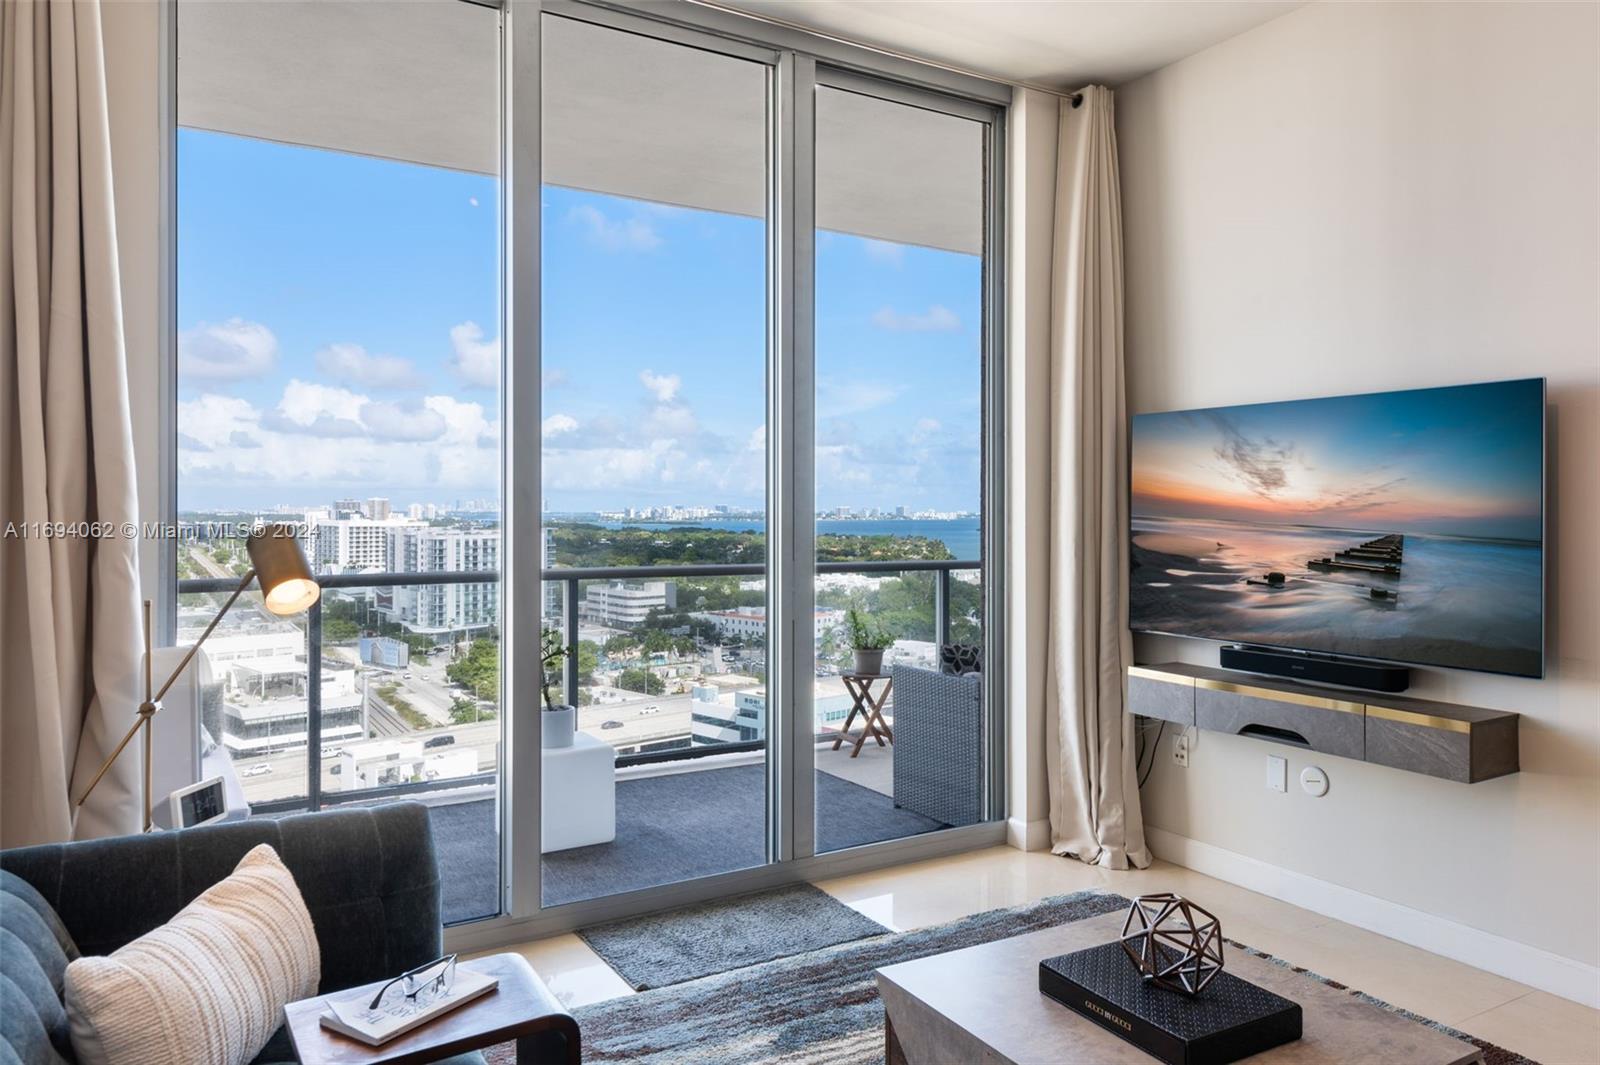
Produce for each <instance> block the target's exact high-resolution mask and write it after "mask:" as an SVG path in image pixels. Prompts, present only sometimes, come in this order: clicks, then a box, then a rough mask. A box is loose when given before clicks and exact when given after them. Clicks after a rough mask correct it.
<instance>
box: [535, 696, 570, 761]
mask: <svg viewBox="0 0 1600 1065" xmlns="http://www.w3.org/2000/svg"><path fill="white" fill-rule="evenodd" d="M577 720H578V711H577V710H576V709H574V708H573V707H570V706H558V707H556V708H555V709H554V710H546V709H545V708H544V707H542V706H541V707H540V708H539V745H540V746H541V747H543V748H544V749H545V750H547V751H550V750H555V749H557V748H559V747H571V746H572V735H573V732H574V731H575V728H576V725H577Z"/></svg>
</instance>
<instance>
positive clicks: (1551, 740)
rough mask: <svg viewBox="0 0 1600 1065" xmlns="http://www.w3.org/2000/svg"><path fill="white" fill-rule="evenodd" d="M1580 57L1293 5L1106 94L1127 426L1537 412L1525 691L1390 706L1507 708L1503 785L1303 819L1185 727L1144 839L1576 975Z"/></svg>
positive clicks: (1566, 27) (1580, 792)
mask: <svg viewBox="0 0 1600 1065" xmlns="http://www.w3.org/2000/svg"><path fill="white" fill-rule="evenodd" d="M1597 41H1600V7H1596V6H1595V5H1591V4H1570V5H1559V4H1531V3H1530V4H1508V5H1498V4H1470V3H1442V4H1384V5H1377V4H1327V5H1313V6H1310V7H1307V8H1303V9H1301V10H1299V11H1296V12H1294V13H1292V14H1289V15H1286V16H1284V17H1283V18H1280V19H1277V20H1275V21H1273V22H1270V23H1268V24H1266V25H1264V26H1262V27H1260V28H1258V29H1256V30H1253V31H1251V32H1249V33H1246V34H1244V35H1242V36H1240V37H1237V38H1234V39H1233V40H1230V41H1227V42H1224V43H1223V44H1220V45H1218V46H1216V47H1214V48H1211V49H1209V50H1208V51H1205V52H1202V53H1200V54H1198V55H1196V56H1192V57H1190V58H1188V59H1186V60H1183V61H1182V62H1179V63H1177V64H1174V65H1173V66H1170V67H1167V68H1165V69H1163V70H1160V71H1158V72H1156V73H1154V74H1151V75H1149V76H1147V77H1145V78H1142V79H1140V80H1139V81H1136V82H1134V83H1132V84H1130V85H1128V86H1125V87H1124V88H1123V89H1122V90H1121V91H1120V93H1119V96H1118V131H1119V137H1120V146H1121V163H1122V179H1123V193H1124V212H1125V219H1124V221H1125V226H1126V242H1127V300H1128V304H1127V310H1128V349H1127V350H1128V362H1129V388H1130V406H1131V409H1132V410H1133V411H1135V412H1138V411H1153V410H1163V409H1171V408H1183V407H1197V406H1211V405H1218V404H1229V403H1247V402H1254V401H1262V400H1277V399H1289V398H1297V397H1308V396H1317V395H1325V394H1332V393H1345V392H1351V391H1362V390H1381V389H1392V388H1412V387H1420V386H1427V385H1443V384H1454V383H1464V382H1470V381H1486V380H1495V379H1503V378H1511V377H1525V376H1535V375H1543V376H1545V377H1548V379H1549V387H1550V392H1549V395H1550V406H1551V410H1550V420H1551V439H1550V448H1551V459H1552V461H1551V472H1550V491H1551V499H1550V511H1549V519H1550V520H1549V529H1550V542H1549V546H1550V548H1551V553H1550V556H1549V558H1550V574H1551V576H1550V581H1549V604H1548V612H1549V613H1548V616H1549V645H1548V646H1549V675H1548V677H1546V678H1545V679H1544V680H1542V681H1539V680H1522V679H1511V678H1500V677H1492V676H1487V675H1480V674H1473V673H1467V672H1454V671H1447V670H1436V669H1429V670H1421V671H1418V677H1419V679H1418V682H1417V684H1416V685H1415V687H1414V689H1413V691H1414V693H1415V694H1417V695H1420V696H1426V697H1435V698H1443V699H1449V700H1454V701H1458V702H1465V703H1472V704H1476V705H1482V706H1491V707H1499V708H1503V709H1507V710H1515V711H1518V712H1520V713H1522V714H1523V715H1524V717H1523V720H1522V731H1521V743H1522V772H1521V773H1519V774H1517V775H1515V776H1511V777H1506V778H1502V779H1499V780H1495V781H1491V782H1486V783H1482V784H1475V785H1470V786H1468V785H1458V784H1450V783H1446V782H1443V781H1436V780H1433V779H1430V778H1427V777H1422V776H1416V775H1412V774H1407V773H1401V772H1396V771H1393V770H1387V769H1383V768H1379V767H1375V766H1367V765H1364V764H1361V763H1356V762H1349V761H1344V760H1341V759H1336V758H1320V757H1319V758H1317V759H1316V761H1317V762H1318V763H1319V764H1321V765H1322V766H1323V767H1324V768H1325V769H1326V770H1327V772H1328V774H1329V777H1330V779H1331V785H1332V786H1331V790H1330V791H1329V794H1328V795H1327V797H1325V798H1322V799H1312V798H1310V797H1308V796H1306V795H1304V794H1303V793H1300V791H1299V789H1298V788H1295V787H1293V786H1291V793H1290V794H1287V795H1279V794H1273V793H1271V792H1269V791H1267V790H1266V789H1265V787H1264V776H1265V773H1264V762H1265V758H1266V755H1267V753H1268V752H1269V751H1272V752H1275V753H1278V754H1284V753H1285V751H1286V750H1287V749H1285V748H1279V747H1269V746H1267V745H1265V744H1262V743H1259V742H1255V741H1251V740H1245V739H1240V738H1236V737H1229V736H1223V735H1219V734H1213V733H1202V734H1200V735H1199V737H1198V738H1197V741H1196V744H1195V746H1194V748H1193V751H1192V753H1191V766H1190V768H1189V769H1187V770H1183V769H1178V768H1176V767H1175V766H1173V765H1172V762H1171V757H1170V753H1169V752H1168V751H1166V750H1163V751H1162V752H1161V754H1162V757H1160V758H1158V760H1157V764H1156V765H1157V767H1156V769H1155V772H1154V775H1153V776H1152V778H1151V781H1150V783H1149V785H1148V786H1147V788H1146V793H1145V816H1146V818H1147V820H1148V822H1149V824H1150V825H1151V826H1153V827H1154V828H1156V829H1157V830H1165V832H1167V833H1172V834H1175V835H1176V836H1177V837H1187V838H1188V839H1190V840H1195V841H1200V843H1201V844H1204V845H1209V847H1210V848H1222V849H1223V850H1225V851H1228V852H1233V853H1234V854H1236V855H1242V856H1245V857H1246V858H1249V859H1255V860H1257V861H1259V862H1265V863H1269V864H1270V865H1271V866H1276V867H1278V868H1280V869H1284V870H1289V871H1291V872H1292V873H1293V874H1301V875H1303V876H1304V877H1311V878H1315V879H1316V880H1320V881H1324V882H1327V883H1331V884H1335V885H1342V886H1343V887H1345V888H1349V889H1354V890H1355V891H1357V892H1361V893H1364V894H1365V895H1368V896H1374V897H1376V898H1377V899H1379V900H1387V901H1388V902H1391V903H1398V904H1401V905H1403V906H1407V907H1412V908H1415V909H1417V910H1420V911H1424V912H1426V913H1431V914H1437V915H1439V916H1440V917H1443V918H1446V919H1448V920H1449V921H1453V922H1458V923H1459V924H1460V925H1466V926H1469V927H1470V928H1471V929H1477V930H1482V931H1483V932H1486V933H1490V934H1491V936H1490V937H1485V938H1484V940H1483V941H1484V942H1491V941H1492V940H1493V937H1504V939H1506V940H1510V941H1514V944H1522V945H1527V946H1531V947H1534V948H1539V949H1541V950H1543V951H1548V952H1551V953H1552V954H1553V955H1556V956H1559V958H1566V959H1572V960H1574V961H1576V962H1579V963H1581V964H1580V965H1578V966H1573V967H1571V968H1570V969H1569V973H1577V974H1578V976H1579V977H1580V978H1586V977H1585V976H1584V974H1585V972H1588V973H1592V972H1593V970H1585V969H1584V968H1583V967H1584V966H1593V965H1595V964H1597V963H1600V925H1597V921H1600V905H1597V900H1600V785H1597V778H1600V691H1597V683H1596V674H1597V653H1596V652H1597V644H1600V558H1597V557H1596V548H1597V547H1600V539H1597V535H1596V528H1597V527H1600V495H1597V486H1600V475H1597V472H1596V468H1597V466H1600V430H1597V423H1600V312H1597V300H1600V267H1597V249H1600V213H1597V202H1600V167H1597V146H1596V143H1597V130H1600V74H1597V71H1600V63H1597ZM1138 652H1139V657H1140V660H1141V661H1147V662H1150V661H1164V660H1172V659H1183V660H1187V661H1192V662H1203V663H1210V664H1215V662H1216V651H1215V646H1214V645H1212V644H1209V643H1202V642H1199V641H1182V640H1171V639H1155V638H1148V639H1147V638H1141V639H1140V641H1139V647H1138ZM1288 753H1289V756H1290V771H1291V781H1292V780H1293V779H1294V775H1295V774H1297V773H1298V771H1299V769H1300V768H1301V767H1302V766H1303V765H1304V764H1306V762H1307V759H1306V757H1305V756H1303V755H1300V754H1299V753H1298V752H1292V751H1291V752H1288ZM1158 837H1159V838H1166V837H1160V834H1159V832H1158ZM1168 844H1169V846H1168V849H1169V850H1182V849H1184V848H1185V847H1186V846H1187V844H1185V843H1183V841H1182V840H1181V839H1180V840H1176V841H1174V840H1172V839H1171V838H1168ZM1188 849H1189V851H1190V852H1194V851H1196V850H1198V851H1207V850H1208V847H1206V846H1202V847H1199V848H1193V847H1189V848H1188ZM1214 853H1220V852H1214ZM1245 864H1248V863H1245ZM1379 908H1380V909H1381V906H1380V907H1379ZM1395 912H1397V911H1395ZM1527 956H1528V957H1533V956H1535V955H1533V954H1528V955H1527ZM1559 958H1555V959H1550V961H1551V962H1552V963H1553V964H1555V965H1556V967H1558V968H1559V967H1560V964H1561V963H1560V962H1559ZM1580 990H1581V989H1580ZM1589 993H1590V994H1593V991H1592V990H1591V991H1590V992H1589ZM1580 997H1581V996H1580Z"/></svg>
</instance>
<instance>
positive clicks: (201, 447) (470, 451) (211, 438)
mask: <svg viewBox="0 0 1600 1065" xmlns="http://www.w3.org/2000/svg"><path fill="white" fill-rule="evenodd" d="M178 427H179V430H180V432H182V434H183V435H184V437H185V442H186V446H185V447H184V448H182V449H180V451H179V455H178V467H179V473H180V476H181V477H183V478H184V479H185V483H186V484H191V485H194V486H195V487H196V488H197V489H199V488H201V487H213V486H215V487H219V488H226V487H235V486H237V485H238V484H239V483H241V482H260V483H262V484H263V485H273V484H276V485H279V486H282V485H285V484H294V485H309V484H315V485H318V486H334V485H339V486H348V487H349V488H350V490H352V491H355V490H359V489H365V488H371V487H373V486H386V485H394V484H406V485H408V486H412V487H414V488H415V489H417V490H423V489H431V488H437V489H438V490H439V491H440V492H441V493H443V492H451V493H454V492H458V491H459V492H462V493H472V494H485V495H489V494H493V493H494V491H495V487H496V485H497V484H498V481H499V474H500V466H499V463H498V462H497V461H496V459H495V454H494V448H495V447H496V446H497V443H498V440H499V433H500V427H499V425H498V423H497V422H495V421H492V420H491V419H490V418H489V417H487V416H486V414H485V412H484V408H483V406H482V404H479V403H472V402H467V401H463V400H460V399H457V398H455V397H453V396H428V397H425V398H424V399H422V400H421V401H420V402H415V401H412V402H406V403H386V402H382V401H376V402H375V401H374V400H372V399H371V398H370V397H368V396H365V395H362V394H360V393H357V392H353V391H349V390H346V389H341V388H332V387H329V386H325V385H318V384H315V383H312V382H306V381H291V382H290V383H289V385H288V386H287V387H286V388H285V389H284V395H283V397H282V398H281V399H280V400H279V402H278V403H277V404H276V405H275V406H273V407H269V408H267V409H265V410H262V409H258V408H257V407H255V406H254V405H252V404H251V403H249V402H248V401H246V400H244V399H240V398H237V397H234V396H226V395H220V394H216V393H207V394H204V395H201V396H199V397H197V398H195V399H193V400H185V401H181V402H180V403H179V404H178ZM308 435H320V436H333V437H338V440H337V443H336V444H334V445H321V446H319V445H317V444H313V443H310V442H308V441H307V439H306V438H307V436H308ZM189 445H193V446H189ZM368 494H371V493H370V492H369V493H368Z"/></svg>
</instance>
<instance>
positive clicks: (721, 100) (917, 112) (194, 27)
mask: <svg viewBox="0 0 1600 1065" xmlns="http://www.w3.org/2000/svg"><path fill="white" fill-rule="evenodd" d="M728 2H729V3H732V4H735V5H737V7H738V8H740V9H744V10H748V11H752V12H756V13H759V14H761V15H763V16H767V17H772V18H776V19H779V20H781V21H783V22H786V23H790V24H795V25H800V26H802V27H804V28H810V29H815V30H818V31H821V32H824V33H827V34H830V35H834V36H839V37H845V38H850V39H854V40H857V41H860V42H862V43H866V44H874V43H876V44H879V45H882V46H885V47H888V48H891V49H892V50H893V51H896V52H899V53H903V54H908V55H915V56H921V57H924V58H928V59H933V60H935V61H940V62H944V63H946V64H950V65H953V66H957V67H961V68H964V69H968V70H971V71H973V72H976V73H982V74H988V75H990V76H993V77H997V78H1000V79H1002V80H1009V81H1019V82H1024V83H1030V84H1034V85H1040V86H1045V87H1051V88H1060V89H1072V88H1077V87H1080V86H1082V85H1084V84H1087V83H1089V82H1096V81H1098V82H1107V83H1111V84H1116V83H1118V82H1122V81H1126V80H1128V79H1130V78H1133V77H1136V76H1138V75H1140V74H1143V73H1145V72H1147V71H1149V70H1153V69H1156V68H1158V67H1160V66H1163V65H1165V64H1167V63H1170V62H1172V61H1174V60H1176V59H1179V58H1181V57H1183V56H1185V55H1188V54H1192V53H1193V52H1196V51H1198V50H1200V49H1203V48H1205V47H1207V46H1209V45H1211V44H1214V43H1216V42H1217V41H1220V40H1223V39H1225V38H1227V37H1230V36H1233V35H1234V34H1237V33H1239V32H1241V31H1243V30H1245V29H1248V28H1249V27H1251V26H1254V25H1257V24H1259V23H1261V22H1265V21H1267V20H1268V19H1270V18H1273V17H1275V16H1277V15H1279V14H1282V13H1283V12H1285V11H1288V10H1290V9H1292V8H1294V7H1297V6H1299V5H1298V4H1295V3H1274V2H1267V0H1259V2H1257V0H1253V2H1244V3H1235V2H1224V0H1216V2H1195V3H1177V2H1168V0H1159V2H1157V0H1152V2H1142V0H1128V2H1122V3H1115V2H1104V0H1083V2H1076V0H1075V2H1065V0H1063V2H1045V0H1034V2H1029V0H728ZM498 26H499V18H498V15H497V14H496V13H495V12H494V11H492V10H490V9H488V8H486V7H482V6H478V5H476V4H465V3H460V2H459V0H426V2H417V0H361V2H352V0H342V2H341V0H311V2H306V0H186V2H184V3H180V4H179V5H178V117H179V122H180V123H181V124H183V125H185V126H189V127H196V128H200V129H208V130H215V131H219V132H224V133H232V134H239V135H244V136H249V137H258V138H262V139H266V140H273V141H281V142H285V143H290V144H299V145H307V146H311V147H317V148H326V149H331V150H334V151H342V152H354V153H358V154H362V155H369V156H378V157H382V158H389V159H398V160H405V161H408V162H417V163H424V164H427V165H431V166H442V167H448V168H451V169H459V170H471V171H477V172H479V173H493V172H494V171H495V170H496V169H497V168H498V165H499V153H500V144H499V120H498V116H499V112H498V93H499V62H498V56H499V40H498V33H499V30H498ZM764 78H765V75H764V73H763V70H762V68H760V67H758V66H757V65H756V64H754V63H751V62H748V61H745V60H742V59H734V58H731V57H728V56H723V55H716V54H712V53H709V52H703V51H700V50H698V49H694V48H685V47H683V46H681V45H676V44H670V43H666V42H662V41H657V40H652V39H649V38H645V37H640V36H636V35H633V34H628V33H618V32H615V31H613V30H609V29H601V28H599V27H595V26H592V25H589V24H587V23H583V22H577V21H574V20H571V19H566V18H555V17H547V19H546V26H545V36H544V57H543V84H544V128H543V146H544V156H543V164H544V179H545V180H546V181H547V182H549V183H551V184H556V185H564V186H567V187H570V188H580V189H590V190H594V191H598V192H605V193H610V194H613V195H617V196H625V197H630V198H633V199H636V200H643V201H649V202H652V203H656V204H663V205H675V206H680V207H692V208H701V209H708V210H717V211H725V212H732V213H736V214H744V215H760V214H762V213H763V212H764V211H765V209H766V201H767V174H766V170H765V164H766V155H765V128H766V107H767V102H766V90H765V81H764ZM816 137H817V170H816V179H815V180H816V217H817V224H818V226H819V227H820V228H823V229H827V230H833V231H836V232H844V233H855V234H859V235H861V236H865V237H871V238H875V239H879V240H886V241H892V242H895V243H901V244H916V245H922V246H925V247H933V248H941V249H947V250H952V251H959V252H964V253H967V254H976V253H977V252H978V251H979V250H980V248H981V246H982V235H983V230H982V224H983V219H982V214H981V208H982V202H983V197H982V161H983V147H982V141H981V130H980V127H979V126H978V125H977V124H976V123H974V122H971V121H969V120H966V119H961V118H956V117H954V116H950V115H945V114H937V113H934V112H931V111H925V110H922V109H919V108H915V107H909V106H905V105H903V104H898V103H889V102H886V101H883V100H879V99H875V98H871V97H865V96H860V95H857V94H854V93H849V92H843V91H839V90H833V89H825V90H821V91H819V94H818V97H817V126H816Z"/></svg>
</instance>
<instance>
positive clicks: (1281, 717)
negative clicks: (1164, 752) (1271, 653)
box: [1128, 662, 1519, 784]
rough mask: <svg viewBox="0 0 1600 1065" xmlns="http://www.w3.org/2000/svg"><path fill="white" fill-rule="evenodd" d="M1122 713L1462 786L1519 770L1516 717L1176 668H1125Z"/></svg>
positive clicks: (1173, 665)
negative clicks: (1124, 709)
mask: <svg viewBox="0 0 1600 1065" xmlns="http://www.w3.org/2000/svg"><path fill="white" fill-rule="evenodd" d="M1128 710H1129V712H1131V713H1134V714H1138V715H1140V716H1142V717H1151V718H1159V719H1161V720H1162V721H1171V722H1173V723H1175V724H1179V725H1184V726H1193V727H1195V728H1200V729H1205V730H1207V731H1210V732H1227V733H1230V734H1232V735H1235V736H1250V737H1253V738H1255V739H1261V740H1268V741H1271V742H1273V743H1283V744H1287V745H1289V746H1291V747H1299V748H1300V749H1302V750H1307V751H1319V752H1321V753H1324V754H1333V755H1338V756H1340V757H1341V758H1354V759H1356V760H1357V761H1362V762H1371V763H1373V764H1374V765H1384V766H1389V767H1390V768H1392V769H1404V770H1407V771H1408V772H1412V773H1426V774H1427V775H1428V776H1434V777H1441V778H1443V779H1445V780H1454V781H1458V782H1460V783H1463V784H1476V783H1477V782H1478V781H1480V780H1490V779H1492V778H1494V777H1500V776H1505V775H1506V774H1508V773H1515V772H1516V771H1517V769H1518V768H1519V766H1518V755H1517V720H1518V716H1519V715H1517V714H1513V713H1508V712H1506V711H1504V710H1486V709H1483V708H1482V707H1476V706H1459V705H1457V704H1455V703H1438V702H1432V701H1430V700H1427V699H1412V698H1409V697H1406V696H1403V695H1388V694H1380V693H1376V692H1333V691H1329V690H1328V689H1326V688H1318V687H1314V686H1312V685H1309V684H1297V683H1295V682H1294V681H1290V680H1277V679H1269V678H1262V677H1240V676H1239V674H1237V673H1230V672H1227V671H1225V670H1221V669H1211V668H1209V667H1207V666H1192V665H1189V664H1187V663H1183V662H1168V663H1164V664H1162V665H1156V666H1130V667H1128Z"/></svg>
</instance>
